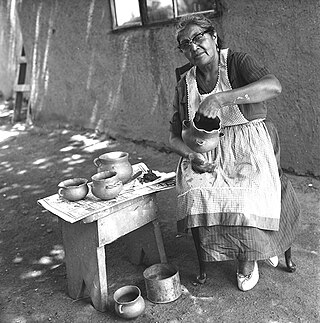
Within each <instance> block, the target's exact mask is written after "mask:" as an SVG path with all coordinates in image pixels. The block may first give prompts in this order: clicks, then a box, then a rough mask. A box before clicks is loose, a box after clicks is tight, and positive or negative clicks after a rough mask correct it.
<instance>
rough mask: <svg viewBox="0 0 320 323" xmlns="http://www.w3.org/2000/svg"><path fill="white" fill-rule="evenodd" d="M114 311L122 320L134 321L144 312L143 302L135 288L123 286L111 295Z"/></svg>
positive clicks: (138, 290)
mask: <svg viewBox="0 0 320 323" xmlns="http://www.w3.org/2000/svg"><path fill="white" fill-rule="evenodd" d="M113 299H114V301H115V305H114V307H115V311H116V313H117V315H118V316H119V317H121V318H124V319H134V318H137V317H138V316H139V315H141V314H142V313H143V312H144V310H145V307H146V305H145V301H144V299H143V297H142V296H141V291H140V289H139V288H138V287H137V286H124V287H121V288H119V289H118V290H117V291H116V292H115V293H114V295H113Z"/></svg>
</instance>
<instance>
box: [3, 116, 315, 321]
mask: <svg viewBox="0 0 320 323" xmlns="http://www.w3.org/2000/svg"><path fill="white" fill-rule="evenodd" d="M106 150H109V151H110V150H123V151H127V152H129V153H130V162H131V163H132V164H134V163H137V162H140V161H143V162H145V163H146V164H147V165H148V166H149V167H150V168H152V169H157V170H161V171H166V172H169V171H173V170H175V167H176V163H177V160H178V159H177V156H175V155H174V154H170V153H167V152H164V151H159V150H157V149H155V148H152V147H148V146H146V145H144V144H143V143H134V142H130V141H124V140H121V139H117V140H115V139H113V138H103V137H100V138H95V137H94V134H93V133H91V132H88V131H83V130H77V129H66V128H64V129H59V128H44V127H34V128H32V129H26V127H25V125H24V124H15V125H11V124H10V122H9V118H8V116H7V115H3V116H2V117H1V118H0V201H1V202H0V212H1V213H0V214H1V227H0V250H1V254H0V286H1V289H0V303H1V306H0V311H1V312H0V322H1V323H18V322H19V323H35V322H57V323H64V322H72V323H73V322H75V323H87V322H94V323H98V322H101V323H102V322H122V321H123V320H121V319H120V318H118V317H117V316H116V314H115V311H114V308H113V302H112V295H113V293H114V292H115V290H116V289H117V288H119V287H121V286H124V285H137V286H138V287H139V288H140V289H141V291H142V296H143V297H144V299H145V302H146V310H145V312H144V313H143V314H142V315H141V316H140V317H139V318H137V319H136V320H135V322H154V323H155V322H159V323H160V322H170V323H175V322H188V323H189V322H190V323H192V322H201V323H202V322H248V323H251V322H252V323H256V322H259V323H260V322H261V323H264V322H265V323H275V322H279V323H287V322H320V317H319V295H320V294H319V283H320V282H319V277H320V276H319V265H320V264H319V221H320V220H319V215H320V212H319V211H320V196H319V192H320V191H319V190H320V181H319V180H318V179H316V178H311V177H306V176H295V175H292V174H288V176H289V178H290V179H291V181H292V183H293V186H294V187H295V189H296V192H297V195H298V198H299V200H300V203H301V208H302V217H301V227H300V231H299V234H298V236H297V238H296V241H295V243H294V245H293V247H292V250H293V259H294V261H295V262H296V264H297V267H298V269H297V271H296V272H295V273H288V272H287V271H286V270H285V265H284V257H283V255H280V264H279V266H278V267H277V268H271V267H269V266H268V265H267V264H265V263H264V262H259V270H260V281H259V283H258V285H257V286H256V287H255V288H254V289H253V290H252V291H249V292H246V293H244V292H241V291H239V290H238V288H237V285H236V274H235V270H236V269H235V265H234V264H233V263H231V262H221V263H214V264H210V265H209V266H208V280H207V283H206V284H205V285H198V284H196V283H195V282H194V279H195V276H196V274H197V270H198V266H197V260H196V253H195V250H194V246H193V242H192V238H191V236H190V235H185V236H181V235H177V232H176V226H175V219H174V215H175V209H176V206H175V192H174V190H169V191H165V192H161V193H159V194H158V206H159V214H160V221H161V229H162V234H163V237H164V243H165V249H166V253H167V257H168V260H169V262H170V263H172V264H174V265H176V266H177V267H178V268H179V274H180V280H181V284H182V295H181V297H180V298H179V299H178V300H176V301H174V302H172V303H168V304H154V303H151V302H150V301H148V300H147V298H146V288H145V285H144V280H143V276H142V272H143V270H144V269H145V268H146V266H144V265H133V264H132V263H130V261H129V257H128V254H127V253H126V245H125V244H124V242H123V239H122V238H120V239H118V240H117V241H116V242H114V243H113V244H111V245H108V246H107V248H106V249H107V250H106V253H107V264H108V278H109V283H110V285H109V295H110V296H109V298H110V302H109V306H108V310H107V312H105V313H101V312H98V311H97V310H95V309H94V307H93V306H92V305H91V303H90V299H88V298H84V299H79V300H74V299H71V298H70V297H69V296H68V294H67V277H66V268H65V263H64V250H63V243H62V236H61V228H60V223H59V221H58V218H57V217H56V216H54V215H52V214H51V213H49V212H48V211H46V210H44V209H43V208H42V207H41V206H39V205H38V204H37V200H38V199H40V198H43V197H46V196H49V195H52V194H55V193H56V192H57V184H58V183H59V182H60V181H61V180H63V179H66V178H69V177H75V176H77V177H78V176H81V177H86V178H88V179H89V178H90V177H91V176H92V175H93V174H94V173H95V166H94V164H93V162H92V161H93V159H94V158H95V157H97V156H99V155H100V154H101V153H103V152H105V151H106Z"/></svg>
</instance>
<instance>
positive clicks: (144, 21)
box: [109, 0, 222, 31]
mask: <svg viewBox="0 0 320 323" xmlns="http://www.w3.org/2000/svg"><path fill="white" fill-rule="evenodd" d="M171 1H172V8H173V15H174V17H173V18H170V19H167V20H162V21H156V22H149V21H148V9H147V0H138V3H139V10H140V19H141V22H136V23H134V22H133V23H130V24H128V25H122V26H118V25H117V14H116V5H115V0H110V1H109V3H110V9H111V18H112V30H114V31H116V30H123V29H130V28H144V27H152V26H158V25H167V24H171V23H175V22H176V21H177V19H179V18H180V17H183V16H186V15H196V14H199V13H201V14H204V15H210V16H211V17H213V18H216V17H220V16H221V14H222V5H221V2H220V0H215V1H216V5H217V11H216V12H214V11H213V10H206V11H197V12H193V13H187V14H183V15H178V8H177V0H171Z"/></svg>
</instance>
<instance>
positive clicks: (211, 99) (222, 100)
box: [198, 74, 282, 118]
mask: <svg viewBox="0 0 320 323" xmlns="http://www.w3.org/2000/svg"><path fill="white" fill-rule="evenodd" d="M281 91H282V88H281V84H280V82H279V80H278V79H277V78H276V77H275V76H274V75H273V74H268V75H265V76H263V77H261V78H260V79H259V80H258V81H255V82H253V83H250V84H248V85H245V86H243V87H240V88H237V89H233V90H230V91H225V92H219V93H216V94H212V95H209V96H208V97H207V98H205V99H204V100H203V101H202V102H201V104H200V106H199V109H198V111H199V112H200V113H201V114H203V115H204V116H206V117H208V118H214V117H215V116H216V113H217V110H218V109H220V108H221V107H223V106H228V105H232V104H245V103H257V102H262V101H266V100H269V99H273V98H275V97H277V96H278V95H279V94H280V93H281Z"/></svg>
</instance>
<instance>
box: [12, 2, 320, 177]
mask: <svg viewBox="0 0 320 323" xmlns="http://www.w3.org/2000/svg"><path fill="white" fill-rule="evenodd" d="M8 1H9V0H8ZM223 3H224V6H225V12H224V14H223V16H222V18H219V19H217V28H218V31H219V33H220V34H221V35H222V36H223V38H224V39H225V41H226V45H227V46H229V47H231V48H233V49H236V50H244V51H246V52H249V53H250V54H252V55H254V56H255V57H256V58H257V59H258V60H259V61H260V62H262V63H264V64H265V65H267V66H268V67H269V69H270V70H271V71H272V72H273V73H274V74H276V75H277V76H278V77H279V79H280V81H281V83H282V86H283V93H282V95H281V96H280V97H279V98H277V99H275V100H272V101H270V102H268V106H269V116H270V118H271V119H272V120H273V121H274V122H275V124H276V125H277V127H278V129H279V133H280V140H281V143H282V166H283V167H284V168H285V169H290V170H292V171H295V172H297V173H299V174H308V173H309V174H313V175H320V159H319V158H320V157H319V156H320V151H319V135H320V120H319V119H320V111H319V92H320V85H319V80H320V77H319V75H318V73H317V71H318V70H319V67H320V59H319V58H320V57H319V56H320V51H319V32H318V30H319V27H320V4H319V2H318V0H309V1H308V3H307V4H306V3H304V4H302V2H301V1H293V0H292V1H286V0H269V1H264V0H251V1H248V0H237V1H232V0H224V1H223ZM17 9H18V12H19V17H20V23H21V26H22V34H23V39H24V43H25V47H26V54H27V56H28V57H29V62H30V64H31V68H30V73H31V79H32V93H31V104H32V111H33V117H34V119H35V120H36V121H37V122H55V123H63V124H72V125H78V126H82V127H86V128H93V129H98V130H100V131H101V132H108V133H113V134H114V135H121V136H125V137H127V138H130V139H133V140H146V141H149V142H153V143H155V144H157V145H159V146H165V145H166V144H167V138H168V125H169V123H168V121H169V118H170V114H171V101H172V97H173V93H174V86H175V74H174V69H175V67H176V66H179V65H182V64H184V63H185V62H186V60H185V59H184V58H183V57H182V56H181V54H180V53H179V52H178V51H177V49H176V42H175V36H174V26H173V25H172V24H166V25H161V26H154V27H140V28H133V29H127V30H119V31H116V32H115V31H112V28H111V25H112V23H111V17H110V8H109V2H108V1H105V0H91V1H86V0H77V1H65V0H46V1H40V0H38V1H34V0H21V1H20V2H19V3H18V6H17Z"/></svg>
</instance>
